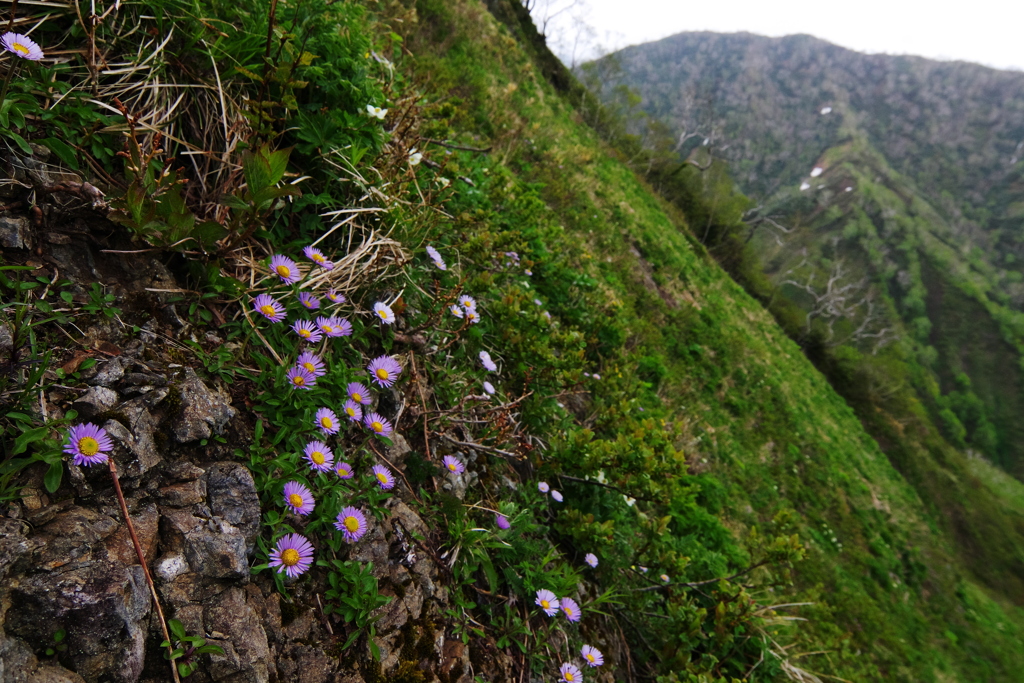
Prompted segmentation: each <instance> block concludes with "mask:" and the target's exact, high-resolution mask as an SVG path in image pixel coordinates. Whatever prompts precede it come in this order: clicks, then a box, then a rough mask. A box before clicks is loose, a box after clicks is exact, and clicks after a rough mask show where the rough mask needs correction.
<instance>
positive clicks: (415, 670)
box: [391, 661, 426, 683]
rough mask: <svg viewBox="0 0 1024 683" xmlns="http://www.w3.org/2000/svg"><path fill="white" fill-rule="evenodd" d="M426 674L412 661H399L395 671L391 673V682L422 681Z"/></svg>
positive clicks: (407, 682)
mask: <svg viewBox="0 0 1024 683" xmlns="http://www.w3.org/2000/svg"><path fill="white" fill-rule="evenodd" d="M424 680H426V675H425V674H424V673H423V670H422V669H420V667H419V664H418V663H416V662H412V661H404V662H400V663H399V665H398V669H396V670H395V673H393V674H391V681H393V683H422V681H424Z"/></svg>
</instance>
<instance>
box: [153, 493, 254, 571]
mask: <svg viewBox="0 0 1024 683" xmlns="http://www.w3.org/2000/svg"><path fill="white" fill-rule="evenodd" d="M160 513H161V524H162V531H163V534H162V541H163V543H162V544H161V547H162V548H164V549H165V550H166V551H168V552H176V553H181V554H182V555H184V557H185V560H186V561H187V562H188V564H189V566H190V567H191V569H192V571H194V572H196V573H198V574H200V575H202V576H206V577H208V578H213V579H240V578H243V577H247V576H248V575H249V565H248V562H247V561H246V558H247V553H246V540H245V535H244V534H243V533H242V531H241V530H240V529H239V528H238V527H236V526H234V525H233V524H231V523H230V522H228V521H226V520H224V519H222V518H220V517H215V518H213V519H210V520H204V519H201V518H199V517H196V516H195V515H193V514H192V513H191V512H190V511H189V510H187V509H176V508H171V507H161V508H160Z"/></svg>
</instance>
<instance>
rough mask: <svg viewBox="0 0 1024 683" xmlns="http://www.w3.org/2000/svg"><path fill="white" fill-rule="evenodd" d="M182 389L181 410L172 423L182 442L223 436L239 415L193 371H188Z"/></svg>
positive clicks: (179, 440) (180, 388) (175, 434)
mask: <svg viewBox="0 0 1024 683" xmlns="http://www.w3.org/2000/svg"><path fill="white" fill-rule="evenodd" d="M178 389H179V391H180V392H181V410H180V412H179V413H178V415H177V416H176V417H175V418H174V420H173V421H172V423H171V431H172V432H173V433H174V438H175V439H177V440H178V442H179V443H188V442H189V441H196V440H198V439H208V438H210V436H212V435H213V434H214V433H217V434H220V433H221V432H222V431H223V430H224V427H225V425H227V423H228V421H230V420H231V418H233V417H234V416H235V409H234V408H232V407H231V403H230V402H229V401H228V400H227V399H226V398H225V397H224V396H222V395H221V394H220V393H217V392H214V391H211V390H210V389H209V387H207V386H206V385H205V384H203V382H202V380H200V379H199V377H197V376H196V373H195V371H193V370H192V368H185V376H184V381H183V382H182V383H181V385H180V386H179V387H178Z"/></svg>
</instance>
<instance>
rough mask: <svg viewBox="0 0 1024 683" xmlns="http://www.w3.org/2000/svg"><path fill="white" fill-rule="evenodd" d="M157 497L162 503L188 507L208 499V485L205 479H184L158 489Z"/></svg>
mask: <svg viewBox="0 0 1024 683" xmlns="http://www.w3.org/2000/svg"><path fill="white" fill-rule="evenodd" d="M156 498H157V500H159V501H160V504H161V505H169V506H171V507H177V508H180V507H186V506H188V505H195V504H197V503H202V502H203V501H204V500H205V499H206V486H204V482H203V481H183V482H180V483H177V484H168V485H167V486H164V487H161V488H159V489H157V490H156Z"/></svg>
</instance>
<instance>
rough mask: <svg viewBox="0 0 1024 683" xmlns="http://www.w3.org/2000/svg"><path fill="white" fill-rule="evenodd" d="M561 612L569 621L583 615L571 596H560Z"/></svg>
mask: <svg viewBox="0 0 1024 683" xmlns="http://www.w3.org/2000/svg"><path fill="white" fill-rule="evenodd" d="M561 608H562V613H563V614H565V618H566V619H568V620H569V621H579V620H580V617H581V616H582V615H583V611H582V610H581V609H580V606H579V605H577V604H576V601H575V600H573V599H572V598H562V604H561Z"/></svg>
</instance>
